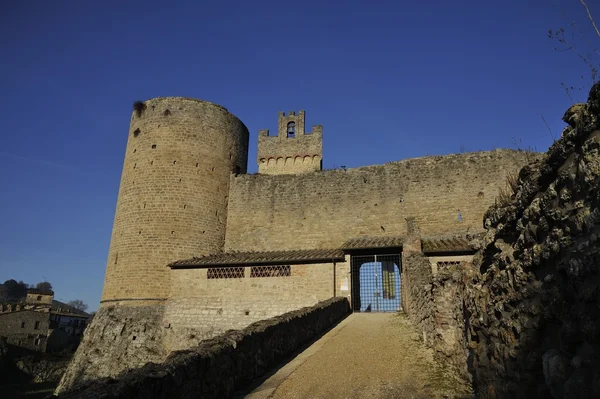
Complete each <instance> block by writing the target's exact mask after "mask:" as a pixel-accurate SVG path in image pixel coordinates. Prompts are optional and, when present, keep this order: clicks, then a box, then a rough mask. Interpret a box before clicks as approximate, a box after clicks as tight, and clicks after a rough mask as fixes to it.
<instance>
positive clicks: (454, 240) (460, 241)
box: [421, 234, 479, 253]
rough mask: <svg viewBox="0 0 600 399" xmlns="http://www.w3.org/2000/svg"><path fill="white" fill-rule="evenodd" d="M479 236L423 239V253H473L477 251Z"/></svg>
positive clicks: (466, 235) (467, 235)
mask: <svg viewBox="0 0 600 399" xmlns="http://www.w3.org/2000/svg"><path fill="white" fill-rule="evenodd" d="M478 237H479V234H475V235H469V234H465V235H454V236H432V237H423V238H422V239H421V243H422V246H423V252H424V253H436V252H474V251H476V250H477V247H476V243H475V242H474V240H476V239H477V238H478Z"/></svg>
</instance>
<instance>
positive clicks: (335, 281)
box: [332, 259, 337, 298]
mask: <svg viewBox="0 0 600 399" xmlns="http://www.w3.org/2000/svg"><path fill="white" fill-rule="evenodd" d="M332 260H333V259H332ZM336 285H337V276H336V270H335V260H333V297H334V298H335V297H336V295H337V291H336V290H337V287H336Z"/></svg>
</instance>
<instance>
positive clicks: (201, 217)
mask: <svg viewBox="0 0 600 399" xmlns="http://www.w3.org/2000/svg"><path fill="white" fill-rule="evenodd" d="M144 105H145V107H146V108H145V110H143V111H142V112H141V115H140V116H138V115H137V112H136V111H134V112H133V114H132V117H131V125H130V129H129V136H128V141H127V148H126V152H125V161H124V163H123V173H122V177H121V185H120V189H119V197H118V201H117V209H116V213H115V221H114V227H113V233H112V239H111V245H110V251H109V256H108V263H107V268H106V278H105V282H104V291H103V293H102V301H108V300H111V301H114V300H120V299H129V300H130V299H140V298H141V299H148V298H166V297H168V295H169V291H170V286H169V269H168V268H167V267H166V265H167V264H168V263H169V262H172V261H173V260H176V259H184V258H189V257H192V256H194V255H203V254H208V253H211V252H215V251H219V250H222V249H223V244H224V240H225V224H226V219H227V195H228V189H229V176H230V174H231V173H232V172H236V171H237V172H240V173H245V172H246V165H247V157H248V130H247V128H246V126H244V124H243V123H242V122H241V121H240V120H239V119H238V118H236V117H235V116H234V115H232V114H230V113H229V112H228V111H227V110H226V109H225V108H223V107H221V106H219V105H216V104H212V103H209V102H205V101H199V100H192V99H187V98H182V97H166V98H155V99H151V100H148V101H146V102H145V103H144Z"/></svg>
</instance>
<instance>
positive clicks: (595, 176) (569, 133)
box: [464, 84, 600, 398]
mask: <svg viewBox="0 0 600 399" xmlns="http://www.w3.org/2000/svg"><path fill="white" fill-rule="evenodd" d="M563 120H564V121H565V122H566V123H568V125H569V126H568V127H567V128H566V129H565V130H564V131H563V134H562V137H561V139H560V140H558V141H556V142H555V143H554V144H553V145H552V146H551V147H550V149H549V151H548V153H547V154H546V156H545V157H544V158H543V159H542V160H541V161H540V162H538V163H536V164H534V165H531V166H528V167H525V168H523V169H522V170H521V172H520V174H519V179H518V181H517V182H516V184H515V186H516V187H515V193H514V195H512V196H511V197H510V198H508V199H505V200H504V201H501V202H500V203H499V204H498V206H494V207H492V208H491V209H490V210H489V211H488V212H487V213H486V215H485V224H486V226H487V227H488V231H487V235H486V237H485V242H484V244H485V245H484V247H483V249H482V250H481V251H480V252H478V253H477V255H476V256H475V258H474V264H475V268H474V270H473V276H472V277H471V278H470V280H468V281H467V283H466V284H465V290H466V291H465V295H464V302H465V309H466V312H465V315H466V322H467V323H466V331H467V336H468V339H469V342H468V346H469V348H470V352H469V363H470V370H471V371H472V373H473V377H474V382H475V384H476V388H477V392H478V395H479V397H481V398H515V397H517V398H518V397H522V398H532V397H540V398H541V397H544V398H550V397H553V398H597V397H600V310H599V309H600V308H599V307H598V304H599V303H600V238H599V237H600V195H599V193H600V84H596V85H595V86H594V87H593V88H592V89H591V91H590V95H589V98H588V102H587V103H586V104H577V105H574V106H573V107H571V108H570V109H569V110H568V111H567V113H566V114H565V116H564V117H563Z"/></svg>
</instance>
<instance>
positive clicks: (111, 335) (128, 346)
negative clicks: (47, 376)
mask: <svg viewBox="0 0 600 399" xmlns="http://www.w3.org/2000/svg"><path fill="white" fill-rule="evenodd" d="M163 313H164V308H163V306H162V304H161V305H156V304H153V305H150V306H114V305H113V306H102V307H100V309H98V312H97V313H96V315H95V316H94V320H93V322H92V324H90V326H88V328H87V329H86V330H85V333H84V335H83V339H82V341H81V343H80V344H79V347H78V348H77V351H76V352H75V355H74V356H73V360H72V361H71V362H70V363H69V366H68V368H67V370H66V372H65V374H64V376H63V378H62V380H61V382H60V384H59V385H58V387H57V389H56V393H61V392H63V391H64V390H68V389H70V388H72V387H73V386H74V385H76V384H80V383H83V382H85V381H90V380H95V379H98V378H101V377H107V376H108V377H114V376H116V375H118V374H120V373H121V372H123V371H124V370H127V369H130V368H139V367H142V366H143V365H144V364H146V363H148V362H162V361H163V360H164V359H165V357H166V355H167V352H166V351H165V350H164V347H163V343H162V341H163V337H164V331H165V329H164V327H163V322H162V319H163Z"/></svg>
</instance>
